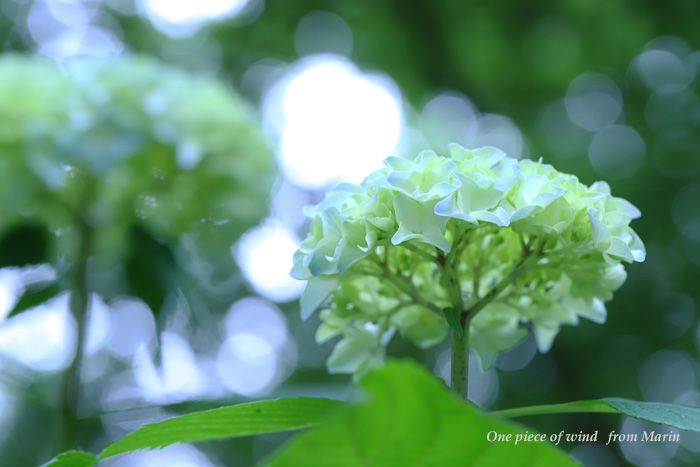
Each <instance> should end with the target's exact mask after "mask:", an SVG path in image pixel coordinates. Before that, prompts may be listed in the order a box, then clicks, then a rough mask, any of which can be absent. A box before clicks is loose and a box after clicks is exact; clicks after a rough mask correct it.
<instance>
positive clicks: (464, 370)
mask: <svg viewBox="0 0 700 467" xmlns="http://www.w3.org/2000/svg"><path fill="white" fill-rule="evenodd" d="M465 328H466V329H465V331H464V335H463V336H459V335H458V334H457V333H456V332H455V331H454V330H453V331H451V332H450V336H451V344H452V361H451V377H450V387H451V389H452V392H454V393H455V394H456V395H458V396H459V397H460V398H462V399H464V400H465V401H466V400H468V398H467V396H468V393H469V324H468V323H467V324H466V326H465Z"/></svg>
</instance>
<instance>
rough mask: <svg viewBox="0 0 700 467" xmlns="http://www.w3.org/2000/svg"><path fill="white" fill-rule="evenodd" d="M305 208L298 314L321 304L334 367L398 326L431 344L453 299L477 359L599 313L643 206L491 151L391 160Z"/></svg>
mask: <svg viewBox="0 0 700 467" xmlns="http://www.w3.org/2000/svg"><path fill="white" fill-rule="evenodd" d="M306 215H307V216H308V217H310V219H311V227H310V232H309V235H308V237H307V238H306V239H305V240H304V242H303V243H302V246H301V248H300V249H299V250H298V251H297V252H296V254H295V257H294V268H293V269H292V275H293V276H294V277H295V278H297V279H305V280H308V283H307V286H306V289H305V292H304V295H303V296H302V299H301V308H302V315H303V317H304V318H306V317H308V316H309V315H310V314H311V313H312V312H313V311H314V310H315V309H317V308H318V307H322V308H323V311H322V312H321V315H320V316H321V319H322V324H321V326H320V327H319V329H318V332H317V339H318V340H319V341H326V340H328V339H331V338H333V337H335V336H337V335H341V336H342V339H341V340H340V341H339V342H338V344H337V345H336V347H335V349H334V351H333V353H332V354H331V356H330V359H329V362H328V364H329V369H330V370H331V371H333V372H350V373H352V372H363V371H365V370H366V369H368V368H370V367H371V366H374V365H376V364H378V363H379V362H381V361H382V359H383V356H384V349H385V347H386V345H387V344H388V342H389V341H390V339H391V338H392V336H393V335H394V334H395V332H397V331H398V332H399V333H400V334H401V335H403V336H404V337H406V338H407V339H409V340H410V341H412V342H414V343H415V344H416V345H417V346H419V347H421V348H426V347H430V346H433V345H436V344H438V343H440V342H441V341H442V340H443V339H444V338H445V337H446V335H447V332H448V322H447V320H446V317H447V316H448V315H447V314H446V310H450V309H451V308H453V307H458V309H459V311H460V313H461V312H463V313H464V315H465V316H467V317H468V318H469V321H467V322H468V323H469V333H470V343H471V344H472V346H473V348H475V350H476V351H477V352H478V354H479V355H480V357H481V359H482V362H483V363H484V364H485V365H486V366H489V365H490V364H491V363H492V362H493V360H494V359H495V357H496V356H497V355H498V353H499V352H502V351H504V350H506V349H508V348H511V347H512V346H514V345H515V344H516V343H517V342H518V341H519V340H520V339H522V338H523V337H524V336H525V334H526V333H527V329H526V326H527V325H530V326H531V327H532V329H533V331H534V333H535V337H536V340H537V344H538V347H539V349H540V351H543V352H544V351H547V350H548V349H549V348H550V346H551V344H552V341H553V339H554V337H555V336H556V334H557V333H558V331H559V328H560V326H562V325H564V324H577V323H578V320H579V318H580V317H583V318H587V319H590V320H593V321H595V322H598V323H602V322H604V321H605V318H606V310H605V306H604V302H605V301H608V300H610V299H611V298H612V294H613V292H614V291H615V290H616V289H617V288H618V287H620V286H621V285H622V283H623V282H624V281H625V278H626V273H625V270H624V267H623V263H624V262H633V261H643V260H644V257H645V249H644V245H643V244H642V242H641V240H640V239H639V237H638V236H637V234H636V233H635V232H634V231H633V230H632V229H631V228H630V227H629V224H630V221H631V220H632V219H635V218H637V217H639V215H640V213H639V211H638V210H637V208H635V207H634V206H633V205H632V204H630V203H629V202H627V201H625V200H624V199H621V198H615V197H613V196H611V194H610V189H609V187H608V185H607V184H605V183H603V182H597V183H594V184H593V185H591V186H586V185H584V184H582V183H580V182H579V181H578V179H577V178H576V177H575V176H573V175H567V174H563V173H560V172H558V171H557V170H555V169H554V168H553V167H552V166H550V165H547V164H543V163H541V162H534V161H531V160H520V161H519V160H516V159H513V158H510V157H507V156H506V155H505V154H504V153H503V152H502V151H500V150H498V149H495V148H490V147H487V148H480V149H474V150H467V149H464V148H462V147H460V146H458V145H452V146H451V147H450V155H449V157H443V156H440V155H437V154H436V153H434V152H432V151H424V152H422V153H420V154H419V155H418V156H417V157H416V158H415V159H413V160H410V159H403V158H396V157H392V158H389V159H387V161H386V167H385V168H383V169H381V170H378V171H376V172H374V173H372V174H371V175H369V176H368V177H367V178H366V179H365V180H364V181H363V182H362V183H361V184H360V185H349V184H342V185H340V186H338V187H336V188H335V189H334V190H332V191H331V192H330V193H328V195H327V196H326V198H325V200H324V201H322V202H321V203H320V204H318V205H317V206H315V207H310V208H308V209H307V211H306ZM329 297H330V300H329V299H328V298H329Z"/></svg>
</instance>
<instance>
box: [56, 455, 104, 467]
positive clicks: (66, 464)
mask: <svg viewBox="0 0 700 467" xmlns="http://www.w3.org/2000/svg"><path fill="white" fill-rule="evenodd" d="M44 465H45V467H93V466H94V465H97V458H96V457H95V456H93V455H92V454H90V453H88V452H85V451H66V452H64V453H62V454H59V455H58V456H56V457H54V458H53V459H51V460H50V461H49V462H48V464H44Z"/></svg>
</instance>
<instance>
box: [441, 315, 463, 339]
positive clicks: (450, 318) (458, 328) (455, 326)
mask: <svg viewBox="0 0 700 467" xmlns="http://www.w3.org/2000/svg"><path fill="white" fill-rule="evenodd" d="M442 313H443V314H444V315H445V319H446V320H447V324H449V325H450V329H452V331H453V332H455V333H456V334H457V337H459V338H460V339H464V328H462V323H461V322H460V320H459V315H460V313H461V310H460V309H459V308H454V307H447V308H443V309H442Z"/></svg>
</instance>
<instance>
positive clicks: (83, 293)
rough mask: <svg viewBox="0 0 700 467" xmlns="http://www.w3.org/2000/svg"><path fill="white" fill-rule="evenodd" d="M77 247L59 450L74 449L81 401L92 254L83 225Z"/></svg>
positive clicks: (88, 231)
mask: <svg viewBox="0 0 700 467" xmlns="http://www.w3.org/2000/svg"><path fill="white" fill-rule="evenodd" d="M78 227H79V238H78V241H79V247H78V254H77V257H76V261H75V263H74V266H73V274H72V276H73V280H72V286H71V294H70V311H71V314H72V315H73V319H74V320H75V324H76V329H77V333H76V334H77V336H76V346H75V356H74V357H73V362H72V363H71V365H70V366H69V367H68V368H67V369H66V372H65V375H64V380H63V390H62V394H61V412H62V414H61V433H60V435H61V436H60V438H61V446H60V447H61V450H62V451H63V450H68V449H73V448H75V447H77V446H76V444H77V441H78V425H79V414H78V403H79V400H80V374H81V368H82V364H83V353H84V348H85V338H86V333H87V314H88V309H89V306H90V288H89V285H88V278H87V274H88V260H89V259H90V254H91V251H92V231H91V228H90V226H89V225H88V224H87V223H86V222H80V224H79V225H78Z"/></svg>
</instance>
